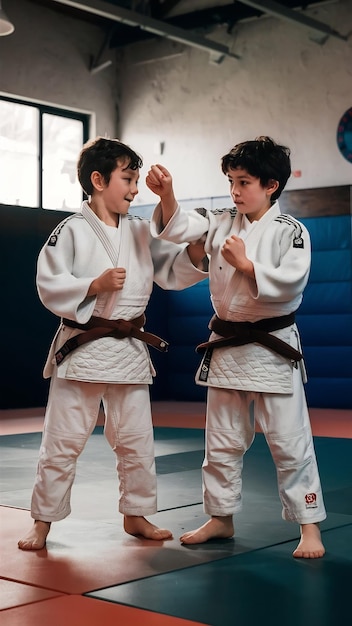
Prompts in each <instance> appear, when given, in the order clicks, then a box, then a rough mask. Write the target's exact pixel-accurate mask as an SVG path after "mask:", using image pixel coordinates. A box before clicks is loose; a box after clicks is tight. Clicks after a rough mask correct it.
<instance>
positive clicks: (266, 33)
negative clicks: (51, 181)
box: [120, 0, 352, 204]
mask: <svg viewBox="0 0 352 626" xmlns="http://www.w3.org/2000/svg"><path fill="white" fill-rule="evenodd" d="M306 14H307V15H309V16H310V17H313V18H314V19H317V20H319V21H321V22H323V23H326V24H329V25H330V26H331V27H332V28H333V29H335V30H336V31H338V32H340V33H341V34H343V35H347V34H348V33H349V32H350V31H351V28H352V2H351V0H342V1H340V2H333V3H329V4H326V5H323V6H321V7H320V8H319V9H314V10H313V9H310V10H307V11H306ZM311 34H312V33H311V31H309V30H307V29H306V28H303V27H301V26H299V25H295V24H293V23H291V22H284V21H280V20H279V19H277V18H274V17H265V18H260V19H257V20H253V21H250V22H247V23H241V24H238V25H237V27H236V29H235V31H234V32H233V33H232V35H229V34H226V31H225V29H224V28H219V29H218V30H217V31H216V32H214V33H212V34H211V35H209V37H211V38H213V39H214V40H216V41H218V42H221V43H224V44H226V45H228V46H229V47H230V49H231V50H232V52H234V53H235V54H238V55H240V57H241V59H240V60H236V59H231V58H226V59H225V60H224V61H223V62H222V63H221V64H220V65H214V64H211V62H210V57H209V55H208V54H207V53H206V52H202V51H199V50H196V49H194V48H189V47H188V48H182V46H181V45H179V44H175V43H172V42H169V41H166V40H160V39H159V40H156V41H154V42H148V44H143V45H141V44H138V45H137V44H136V45H134V46H132V47H129V48H126V49H125V50H124V54H123V55H121V60H122V65H121V73H120V77H121V99H120V119H121V129H122V139H123V140H125V141H127V142H129V143H130V144H131V145H133V146H134V147H135V148H136V149H138V150H139V151H140V152H141V153H142V155H143V156H144V160H145V164H146V165H148V164H150V163H153V162H160V163H163V164H164V165H165V166H166V167H169V168H170V170H171V171H172V173H173V176H174V181H175V187H176V190H177V195H178V197H179V198H197V197H207V196H223V195H225V194H226V193H227V183H226V179H225V178H224V176H223V174H222V173H221V170H220V167H219V163H220V158H221V156H222V155H223V154H225V153H226V152H227V151H228V150H229V149H230V148H231V147H232V145H234V144H235V143H237V142H238V141H242V140H246V139H251V138H254V137H255V136H257V135H263V134H266V135H270V136H272V137H273V138H275V139H276V140H278V141H280V142H282V143H284V144H285V145H288V146H289V147H290V148H291V150H292V165H293V169H295V170H301V172H302V175H301V177H300V178H293V177H292V178H291V179H290V181H289V183H288V186H287V189H304V188H312V187H324V186H333V185H344V184H350V183H351V180H352V166H351V164H350V163H349V162H348V161H347V160H346V159H344V158H343V157H342V155H341V154H340V153H339V151H338V148H337V143H336V132H337V125H338V122H339V120H340V118H341V116H342V115H343V114H344V112H345V111H346V110H347V109H348V108H349V107H350V106H351V105H352V38H351V37H349V39H348V41H343V40H339V39H337V38H333V37H329V39H328V40H327V41H326V42H325V44H324V45H319V44H318V43H316V42H313V41H312V40H311V39H310V36H311ZM177 54H178V55H179V56H177ZM173 55H174V56H173ZM158 56H159V58H161V60H153V61H149V62H147V61H148V60H150V59H153V58H154V59H157V57H158ZM162 142H164V153H163V155H161V156H160V155H158V154H157V153H158V146H159V145H160V143H162ZM137 202H139V203H141V204H148V203H149V202H154V197H153V196H152V195H151V194H150V192H149V191H148V190H147V189H146V188H145V187H144V184H143V180H142V181H141V185H140V193H139V196H138V198H137Z"/></svg>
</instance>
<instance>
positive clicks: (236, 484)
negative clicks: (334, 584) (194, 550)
mask: <svg viewBox="0 0 352 626" xmlns="http://www.w3.org/2000/svg"><path fill="white" fill-rule="evenodd" d="M206 419H207V421H206V450H205V458H204V462H203V469H202V477H203V498H204V500H203V501H204V511H205V512H206V513H207V514H208V515H215V516H228V515H232V514H234V513H236V512H238V511H239V510H241V507H242V502H241V499H242V498H241V492H242V467H243V456H244V454H245V452H246V451H247V450H248V449H249V447H250V446H251V444H252V443H253V440H254V436H255V421H257V423H258V424H259V425H260V427H261V429H262V431H263V433H264V436H265V438H266V441H267V443H268V446H269V448H270V452H271V455H272V457H273V460H274V463H275V466H276V473H277V481H278V489H279V496H280V499H281V503H282V507H283V508H282V517H283V518H284V519H285V520H287V521H295V522H298V523H299V524H308V523H317V522H320V521H322V520H324V519H325V518H326V512H325V507H324V502H323V496H322V490H321V485H320V478H319V473H318V467H317V462H316V456H315V451H314V445H313V438H312V433H311V426H310V421H309V415H308V410H307V405H306V399H305V394H304V388H303V384H302V381H301V375H300V372H299V370H296V369H295V370H294V392H293V394H292V395H284V394H270V393H258V392H249V391H237V390H233V389H227V388H226V389H225V388H211V387H209V389H208V401H207V418H206ZM259 513H260V512H259V511H258V514H259Z"/></svg>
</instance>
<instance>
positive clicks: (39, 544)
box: [18, 520, 51, 550]
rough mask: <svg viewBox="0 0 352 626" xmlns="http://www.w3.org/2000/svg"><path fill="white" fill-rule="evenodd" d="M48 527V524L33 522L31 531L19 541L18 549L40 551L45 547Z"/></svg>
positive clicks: (38, 521)
mask: <svg viewBox="0 0 352 626" xmlns="http://www.w3.org/2000/svg"><path fill="white" fill-rule="evenodd" d="M50 526H51V523H50V522H41V521H40V520H35V522H34V525H33V526H32V528H31V530H30V531H29V532H28V533H27V535H26V536H25V537H23V539H20V540H19V542H18V547H19V548H20V549H21V550H41V549H42V548H44V546H45V543H46V538H47V535H48V532H49V530H50Z"/></svg>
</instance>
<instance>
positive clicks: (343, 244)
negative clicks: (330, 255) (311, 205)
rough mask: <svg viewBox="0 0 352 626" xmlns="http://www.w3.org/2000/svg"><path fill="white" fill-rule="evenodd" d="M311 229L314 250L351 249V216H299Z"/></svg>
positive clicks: (309, 229)
mask: <svg viewBox="0 0 352 626" xmlns="http://www.w3.org/2000/svg"><path fill="white" fill-rule="evenodd" d="M299 221H300V222H302V223H303V224H304V225H305V226H306V228H307V229H308V231H309V235H310V240H311V244H312V249H313V250H350V252H351V216H350V215H334V216H325V217H302V218H299Z"/></svg>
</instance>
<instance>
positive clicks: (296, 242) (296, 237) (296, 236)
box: [274, 213, 304, 248]
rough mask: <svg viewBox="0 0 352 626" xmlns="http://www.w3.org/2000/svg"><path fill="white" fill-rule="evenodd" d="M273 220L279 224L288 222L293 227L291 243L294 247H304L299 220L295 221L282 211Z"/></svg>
mask: <svg viewBox="0 0 352 626" xmlns="http://www.w3.org/2000/svg"><path fill="white" fill-rule="evenodd" d="M274 221H275V222H280V223H281V224H288V225H289V226H292V228H293V242H292V245H293V247H294V248H304V239H303V237H302V226H301V225H300V223H299V222H297V221H296V220H295V219H293V217H291V215H285V214H284V213H282V214H281V215H278V216H277V217H275V220H274Z"/></svg>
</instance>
